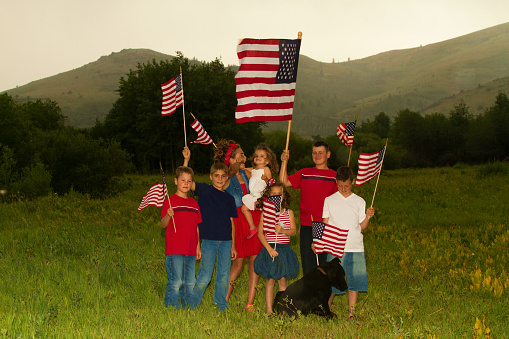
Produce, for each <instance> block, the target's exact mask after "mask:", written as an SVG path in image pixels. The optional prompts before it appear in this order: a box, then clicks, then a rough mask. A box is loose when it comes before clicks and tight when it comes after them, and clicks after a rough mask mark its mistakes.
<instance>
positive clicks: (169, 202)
mask: <svg viewBox="0 0 509 339" xmlns="http://www.w3.org/2000/svg"><path fill="white" fill-rule="evenodd" d="M159 168H161V174H162V175H163V190H164V191H165V192H166V197H167V198H168V204H170V208H171V209H173V207H171V201H170V196H169V195H168V189H167V188H166V179H164V172H163V166H162V165H161V162H160V161H159ZM171 220H172V221H173V230H174V231H175V233H177V226H175V218H173V217H171Z"/></svg>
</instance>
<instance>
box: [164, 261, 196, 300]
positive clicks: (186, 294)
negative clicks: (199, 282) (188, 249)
mask: <svg viewBox="0 0 509 339" xmlns="http://www.w3.org/2000/svg"><path fill="white" fill-rule="evenodd" d="M166 273H167V274H168V282H167V283H166V294H165V295H164V304H165V305H166V307H168V306H173V307H175V308H176V309H180V305H179V292H180V300H181V301H182V307H186V306H187V305H188V304H190V303H191V299H192V296H193V289H194V284H195V282H196V278H195V274H196V257H195V256H194V255H177V254H172V255H167V256H166Z"/></svg>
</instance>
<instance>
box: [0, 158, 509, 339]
mask: <svg viewBox="0 0 509 339" xmlns="http://www.w3.org/2000/svg"><path fill="white" fill-rule="evenodd" d="M507 166H508V165H507V163H505V164H504V163H501V164H497V165H495V166H494V167H492V169H491V170H490V169H489V170H486V169H484V168H483V167H482V166H479V167H468V166H458V167H456V168H443V169H424V170H398V171H388V172H385V173H384V175H383V176H382V177H381V178H380V181H379V184H378V189H377V193H376V197H375V204H374V206H375V208H376V209H377V214H376V216H375V218H374V219H373V221H372V224H371V226H370V228H368V230H367V231H366V233H365V238H364V239H365V246H366V260H367V268H368V279H369V292H368V293H366V294H361V295H360V298H359V304H358V307H357V313H358V320H357V321H347V320H346V315H347V309H346V305H347V302H346V298H345V297H336V299H335V304H334V306H333V311H335V312H336V313H337V314H338V319H336V320H333V321H325V320H323V319H320V318H318V317H315V316H309V317H302V318H299V319H297V320H294V319H289V318H282V319H279V318H277V317H275V318H272V317H267V315H266V314H265V313H264V310H265V304H264V287H265V283H264V279H263V278H261V280H260V283H259V285H258V287H257V289H258V293H257V297H256V300H255V307H256V310H257V312H256V313H254V314H250V313H247V312H246V311H245V303H246V298H247V271H246V270H244V272H243V273H242V275H241V277H240V279H239V282H238V283H237V285H236V290H235V291H234V293H233V295H232V297H231V299H230V308H229V310H228V311H227V312H226V313H224V314H221V313H219V312H217V311H216V310H215V308H214V307H213V305H212V290H213V288H209V289H208V290H207V292H206V293H205V296H204V299H203V302H202V305H200V307H199V308H198V309H197V310H195V311H190V310H184V311H175V310H173V309H165V308H164V303H163V296H164V292H165V284H166V272H165V258H164V238H163V235H164V234H163V233H162V232H161V228H160V226H159V222H158V221H159V213H160V210H158V209H156V208H154V207H148V208H146V209H145V210H143V211H140V212H138V211H137V210H136V209H137V207H138V205H139V203H140V201H141V198H142V197H143V195H144V194H145V193H146V191H147V190H148V188H149V187H150V186H151V185H153V184H154V183H156V182H159V181H160V177H159V176H132V177H129V178H128V179H129V180H128V182H129V189H128V190H127V191H126V192H125V193H124V194H122V195H120V196H118V197H116V198H112V199H108V200H102V201H99V200H91V199H88V198H87V197H86V196H83V195H80V194H77V193H74V192H71V193H70V194H68V195H67V196H65V197H56V196H47V197H44V198H40V199H38V200H36V201H32V202H21V201H20V202H15V203H12V204H0V227H1V228H0V277H1V279H0V336H3V337H7V338H18V337H19V338H25V337H107V338H124V337H131V338H140V337H148V338H153V337H198V338H202V337H211V336H212V337H218V338H230V337H234V338H251V337H292V338H294V337H296V338H309V337H319V338H324V337H329V338H335V337H346V338H352V337H361V338H396V337H411V338H432V337H437V338H465V337H467V338H468V337H470V338H472V337H473V336H474V333H475V332H474V331H475V325H476V319H480V321H482V320H483V319H484V326H485V327H489V328H490V330H491V334H492V336H493V337H496V338H507V337H509V330H508V328H507V323H509V310H508V308H507V304H508V293H509V277H508V273H507V271H506V268H507V267H509V259H508V254H507V248H508V247H509V228H508V225H507V218H506V216H505V213H504V208H506V201H507V200H508V199H509V184H508V182H509V180H507V179H508V177H507V171H504V170H500V168H504V167H507ZM493 168H495V169H493ZM204 178H205V177H199V178H198V180H204ZM374 186H375V182H374V180H373V181H372V182H370V183H368V184H366V185H364V186H362V187H360V188H354V191H355V192H356V193H358V194H359V195H361V196H362V197H364V198H365V199H366V201H367V203H368V205H369V204H370V203H371V199H372V195H373V190H374ZM298 203H299V201H298V199H295V201H294V202H293V203H292V206H293V207H292V208H293V209H294V211H296V212H297V211H298V208H297V206H298ZM297 215H298V213H297ZM297 243H298V237H293V239H292V246H293V248H294V249H295V250H296V252H297V253H298V247H297V246H296V244H297ZM481 324H482V323H481ZM485 327H484V329H485ZM481 330H483V327H482V325H481Z"/></svg>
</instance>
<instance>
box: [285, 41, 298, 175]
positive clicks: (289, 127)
mask: <svg viewBox="0 0 509 339" xmlns="http://www.w3.org/2000/svg"><path fill="white" fill-rule="evenodd" d="M297 39H299V40H302V32H299V33H298V35H297ZM295 85H296V86H297V82H295ZM291 128H292V120H291V119H290V120H288V131H287V132H286V146H285V152H288V145H289V143H290V129H291ZM287 162H288V160H285V161H283V163H282V164H281V171H282V172H283V183H284V182H285V176H284V173H285V172H284V169H285V168H286V165H287Z"/></svg>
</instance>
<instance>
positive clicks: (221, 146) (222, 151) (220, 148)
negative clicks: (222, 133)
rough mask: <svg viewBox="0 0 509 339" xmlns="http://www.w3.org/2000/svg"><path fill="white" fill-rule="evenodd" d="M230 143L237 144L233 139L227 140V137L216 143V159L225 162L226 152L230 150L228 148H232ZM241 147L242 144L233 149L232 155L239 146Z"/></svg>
mask: <svg viewBox="0 0 509 339" xmlns="http://www.w3.org/2000/svg"><path fill="white" fill-rule="evenodd" d="M230 144H237V143H236V142H235V141H233V140H227V139H220V140H219V141H218V142H217V143H216V148H214V161H216V162H221V163H224V159H225V157H226V153H227V152H228V149H230ZM237 145H238V144H237ZM239 147H240V146H237V147H234V148H233V149H232V153H231V157H233V155H234V154H235V152H236V151H237V148H239Z"/></svg>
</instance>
